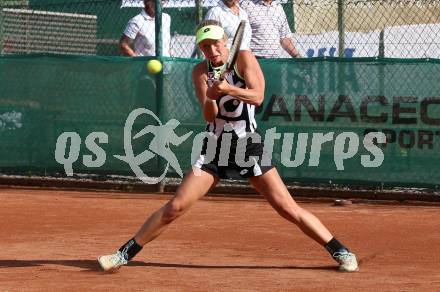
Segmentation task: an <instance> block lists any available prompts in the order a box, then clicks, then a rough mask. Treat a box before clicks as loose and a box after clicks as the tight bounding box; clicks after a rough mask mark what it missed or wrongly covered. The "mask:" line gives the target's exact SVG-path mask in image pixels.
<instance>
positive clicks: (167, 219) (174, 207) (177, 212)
mask: <svg viewBox="0 0 440 292" xmlns="http://www.w3.org/2000/svg"><path fill="white" fill-rule="evenodd" d="M184 212H185V207H184V206H183V204H181V203H180V202H178V201H177V200H174V199H173V200H171V201H169V202H168V203H167V204H166V205H165V206H164V209H163V213H162V217H161V220H162V222H163V223H165V224H169V223H171V222H173V221H174V220H176V219H177V218H179V217H180V216H181V215H182V214H183V213H184Z"/></svg>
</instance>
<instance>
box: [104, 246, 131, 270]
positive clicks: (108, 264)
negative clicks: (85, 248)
mask: <svg viewBox="0 0 440 292" xmlns="http://www.w3.org/2000/svg"><path fill="white" fill-rule="evenodd" d="M98 262H99V265H100V266H101V268H102V269H103V270H104V271H105V272H115V271H116V270H118V269H119V268H120V267H121V266H123V265H126V264H127V263H128V261H127V260H126V259H125V258H124V256H123V255H122V253H121V252H120V251H119V250H118V251H117V252H116V253H114V254H109V255H104V256H100V257H99V258H98Z"/></svg>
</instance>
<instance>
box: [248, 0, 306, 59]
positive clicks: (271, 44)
mask: <svg viewBox="0 0 440 292" xmlns="http://www.w3.org/2000/svg"><path fill="white" fill-rule="evenodd" d="M241 7H242V8H243V9H244V10H245V11H246V12H247V14H248V17H249V23H250V26H251V29H252V38H251V42H250V49H251V50H252V52H253V53H254V54H255V56H256V57H257V58H280V57H281V54H280V46H281V47H282V48H283V49H284V50H285V51H286V52H287V53H288V54H289V55H290V56H291V57H293V58H298V57H300V54H299V51H298V50H297V49H296V47H295V42H294V40H293V39H292V31H291V30H290V27H289V23H288V21H287V17H286V13H285V12H284V9H283V7H282V6H281V5H280V4H279V3H278V2H276V1H272V0H245V1H242V2H241Z"/></svg>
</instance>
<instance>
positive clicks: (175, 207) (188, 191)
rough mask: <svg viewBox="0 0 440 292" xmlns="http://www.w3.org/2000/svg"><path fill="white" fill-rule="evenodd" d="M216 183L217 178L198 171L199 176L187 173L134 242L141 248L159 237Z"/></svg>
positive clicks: (145, 224) (148, 220)
mask: <svg viewBox="0 0 440 292" xmlns="http://www.w3.org/2000/svg"><path fill="white" fill-rule="evenodd" d="M217 182H218V178H217V177H215V176H213V175H211V174H209V173H207V172H205V171H200V176H196V175H195V174H194V172H193V171H192V170H191V171H189V172H188V173H187V174H186V176H185V178H184V179H183V181H182V184H181V185H180V186H179V188H178V189H177V191H176V195H175V196H174V198H173V199H171V200H170V201H169V202H168V203H166V204H165V205H164V206H163V207H162V208H160V209H159V210H157V211H156V212H154V213H153V214H152V215H151V216H150V217H149V218H148V219H147V220H146V221H145V223H144V224H143V225H142V227H141V228H140V229H139V231H138V232H137V233H136V235H135V237H134V238H135V240H136V242H137V243H138V244H139V245H140V246H143V245H145V244H147V243H148V242H150V241H152V240H153V239H155V238H156V237H157V236H159V235H160V234H161V233H162V232H163V231H164V230H165V229H166V228H167V227H168V225H169V224H170V223H171V222H173V221H174V220H175V219H177V218H178V217H180V216H181V215H183V214H184V213H185V212H186V211H188V210H189V208H190V207H191V206H192V205H193V204H194V203H195V202H196V201H197V200H198V199H200V198H201V197H203V196H204V195H205V194H206V193H207V192H208V191H209V190H210V189H211V188H213V187H214V186H215V185H216V184H217Z"/></svg>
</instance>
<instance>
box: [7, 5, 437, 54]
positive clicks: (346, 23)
mask: <svg viewBox="0 0 440 292" xmlns="http://www.w3.org/2000/svg"><path fill="white" fill-rule="evenodd" d="M250 1H251V0H241V1H240V3H241V5H242V7H243V8H246V9H249V8H248V7H249V5H247V3H249V2H250ZM217 2H218V1H217V0H205V1H201V0H200V1H199V0H168V1H165V2H164V3H165V6H164V8H163V12H164V13H167V14H169V15H170V17H171V28H170V34H171V41H170V45H171V48H172V52H171V55H172V56H175V57H190V56H191V54H192V53H193V50H194V37H193V34H194V29H195V27H196V25H197V23H198V22H199V21H200V20H201V19H203V18H204V17H206V15H207V11H208V10H209V9H212V7H213V5H215V4H216V3H217ZM278 2H279V3H281V6H282V8H283V11H284V13H285V15H286V22H287V25H288V26H289V28H290V30H291V32H292V35H291V37H292V39H293V40H294V43H295V46H296V47H297V49H298V50H299V52H300V53H301V55H302V56H304V57H321V56H345V57H374V56H385V57H393V58H424V57H429V58H440V39H439V35H440V3H439V2H438V1H432V0H405V1H394V0H393V1H391V0H316V1H310V0H280V1H278ZM123 4H124V5H123ZM136 6H142V0H87V1H86V0H72V1H66V0H2V1H0V10H1V13H0V28H1V29H0V31H1V33H0V40H1V41H0V46H1V48H0V49H1V52H2V54H26V53H56V54H78V55H83V54H88V55H89V54H91V55H118V54H119V51H118V40H119V38H120V37H121V35H122V34H123V31H124V28H125V26H126V24H127V22H128V21H129V19H130V18H132V17H133V16H135V15H137V14H138V13H139V12H140V10H141V8H140V7H136ZM262 17H263V16H259V15H258V14H256V15H255V13H254V14H252V13H250V12H249V18H250V21H251V26H253V25H254V23H253V22H254V21H255V20H257V21H258V19H261V18H262ZM273 21H275V22H280V21H283V20H282V19H279V18H277V17H274V18H273ZM262 29H263V30H264V27H263V28H262ZM273 51H274V52H276V55H277V56H278V57H288V56H289V55H288V54H287V53H286V52H285V51H284V50H282V49H280V45H279V43H278V42H277V41H274V43H273Z"/></svg>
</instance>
